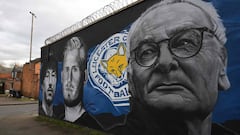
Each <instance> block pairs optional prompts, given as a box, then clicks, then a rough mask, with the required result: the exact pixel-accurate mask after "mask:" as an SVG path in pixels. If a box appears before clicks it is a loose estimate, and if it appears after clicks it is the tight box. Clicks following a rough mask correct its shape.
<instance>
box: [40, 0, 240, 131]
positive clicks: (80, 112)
mask: <svg viewBox="0 0 240 135" xmlns="http://www.w3.org/2000/svg"><path fill="white" fill-rule="evenodd" d="M158 2H159V1H157V0H151V1H143V2H141V3H139V4H137V5H135V6H133V7H130V8H128V9H125V10H123V11H121V12H120V13H117V14H115V15H112V16H110V17H108V18H106V19H104V20H101V21H100V22H98V23H96V24H93V25H91V26H89V27H87V28H85V29H83V30H81V31H79V32H77V33H74V34H72V35H70V36H68V37H66V38H64V39H62V40H60V41H57V42H55V43H53V44H51V45H48V46H44V47H42V48H41V62H42V63H41V77H40V93H39V114H40V115H44V116H48V117H53V118H57V119H61V120H65V121H68V122H72V123H75V124H78V125H83V126H87V127H90V128H95V129H99V130H103V131H106V132H111V133H113V134H120V135H121V134H122V135H125V134H131V135H132V134H144V135H151V134H152V135H154V134H167V135H173V134H175V135H186V134H189V135H198V134H195V133H194V132H195V131H199V130H201V132H202V133H203V134H204V135H208V134H209V135H210V134H218V135H220V134H235V133H234V132H239V129H240V128H239V127H240V124H239V120H240V108H239V106H240V104H239V103H240V102H239V100H240V99H239V84H240V83H239V82H240V81H239V77H238V76H239V71H240V70H239V59H238V57H236V56H237V54H238V52H239V51H238V50H239V47H238V46H237V44H238V43H239V42H238V40H239V39H240V38H239V31H238V25H239V24H238V22H239V20H240V19H239V18H238V16H239V14H237V13H236V14H235V15H232V16H231V15H230V14H227V13H232V12H231V10H232V9H234V6H235V5H237V3H239V2H237V1H236V0H231V2H230V3H228V2H226V1H224V0H219V1H212V4H213V6H215V7H216V9H217V11H218V13H219V15H220V16H221V17H222V19H223V24H224V26H225V28H226V37H227V39H228V40H227V42H226V44H225V41H224V38H222V37H221V35H219V33H218V32H216V31H215V30H216V29H213V28H212V26H211V25H210V24H208V23H209V22H211V21H209V16H212V15H213V14H211V13H210V14H209V15H207V17H206V16H205V18H204V17H203V16H204V15H206V14H208V13H209V10H207V9H205V7H204V4H203V5H201V4H200V7H201V6H203V7H201V8H200V9H199V6H193V5H194V4H195V3H194V4H189V3H186V2H185V3H183V5H181V6H179V7H184V8H179V7H178V6H176V5H178V4H176V5H174V6H172V7H168V6H166V5H164V6H159V5H157V4H156V3H158ZM152 5H154V6H155V8H150V9H149V7H151V6H152ZM197 5H198V4H197ZM207 5H208V4H207ZM207 5H206V7H207ZM223 5H224V6H223ZM165 6H166V7H165ZM159 7H162V8H163V9H164V10H162V9H161V8H159ZM146 9H148V11H147V12H145V13H144V15H143V16H141V17H140V15H141V14H142V13H143V12H144V11H145V10H146ZM165 11H168V12H165ZM189 11H192V12H191V13H190V12H189ZM202 11H204V12H202ZM238 11H239V10H234V12H238ZM158 12H160V13H161V14H158ZM181 12H182V13H184V16H185V18H184V17H181V15H182V14H181ZM193 14H194V15H193ZM192 15H193V16H192ZM202 15H203V16H202ZM171 16H173V17H171ZM196 16H201V17H203V18H201V19H199V18H200V17H196ZM213 16H214V15H213ZM231 17H232V18H231ZM126 18H128V19H126ZM139 18H141V19H139ZM210 18H211V17H210ZM213 18H214V17H213ZM185 19H186V20H187V21H186V20H185ZM211 19H212V18H211ZM211 19H210V20H211ZM136 20H137V21H136ZM142 20H144V21H142ZM189 20H190V21H189ZM196 20H197V21H196ZM189 22H190V25H189ZM192 22H194V23H192ZM213 22H216V20H215V21H213ZM161 26H162V27H161ZM183 26H184V27H183ZM175 27H176V28H175ZM203 27H204V29H203ZM205 27H207V28H208V29H206V28H205ZM219 27H221V26H218V27H217V28H219ZM148 28H149V29H148ZM173 28H175V29H173ZM200 28H201V29H200ZM129 31H130V32H129ZM220 33H221V32H220ZM223 33H224V32H223ZM93 37H94V38H93ZM169 37H170V38H169ZM165 39H167V40H165ZM128 40H129V41H130V42H127V41H128ZM160 41H163V42H160ZM166 41H168V44H165V43H167V42H166ZM180 41H182V42H180ZM183 41H184V42H183ZM222 44H224V46H225V47H226V48H227V52H228V55H222V54H224V53H223V52H221V51H219V50H222V49H218V48H219V45H222ZM180 45H187V46H180ZM191 45H194V47H191ZM139 46H140V47H139ZM222 46H223V45H222ZM181 47H183V48H182V49H181ZM189 47H190V48H189ZM216 48H217V49H216ZM220 48H221V47H220ZM186 50H187V51H186ZM189 50H190V51H189ZM218 51H219V52H218ZM226 56H228V63H227V65H226V67H227V68H226V67H225V66H224V64H226V62H224V60H225V59H224V58H225V57H226ZM169 61H170V62H169ZM127 71H128V72H127ZM227 78H228V79H229V80H230V83H231V87H230V88H228V86H229V85H228V83H227ZM147 83H149V84H147ZM227 88H228V90H227V91H219V90H220V89H221V90H222V89H227ZM148 89H150V90H148ZM217 96H218V99H217ZM216 100H217V101H216ZM215 101H216V103H215ZM196 121H198V122H197V123H196ZM215 123H217V124H215ZM219 124H222V125H223V126H219ZM206 125H208V126H206ZM211 125H212V126H211ZM192 127H195V128H192ZM203 127H204V128H203ZM228 128H230V129H231V130H229V129H228ZM209 129H212V131H211V130H209Z"/></svg>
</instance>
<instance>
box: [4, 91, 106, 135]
mask: <svg viewBox="0 0 240 135" xmlns="http://www.w3.org/2000/svg"><path fill="white" fill-rule="evenodd" d="M46 119H49V118H46ZM46 119H42V118H41V117H39V116H38V101H37V100H34V99H31V98H26V97H23V98H14V97H9V96H7V95H4V94H0V135H43V134H44V135H107V134H106V133H102V132H99V131H96V130H93V129H89V128H86V127H80V126H79V127H80V128H76V127H73V126H69V125H67V124H56V123H53V122H51V121H49V120H46Z"/></svg>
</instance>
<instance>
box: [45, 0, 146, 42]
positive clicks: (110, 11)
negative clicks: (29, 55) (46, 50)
mask: <svg viewBox="0 0 240 135" xmlns="http://www.w3.org/2000/svg"><path fill="white" fill-rule="evenodd" d="M142 1H144V0H115V1H113V2H111V3H110V4H108V5H106V6H104V7H103V8H101V9H99V10H97V11H96V12H94V13H92V14H90V15H89V16H87V17H85V18H84V19H82V20H81V21H79V22H77V23H75V24H73V25H72V26H70V27H67V28H66V29H64V30H63V31H61V32H59V33H57V34H55V35H53V36H51V37H49V38H47V39H46V40H45V45H49V44H52V43H54V42H56V41H58V40H60V39H62V38H64V37H66V36H68V35H71V34H73V33H75V32H77V31H80V30H81V29H84V28H86V27H88V26H90V25H93V24H95V23H97V22H99V21H100V20H103V19H105V18H107V17H109V16H111V15H114V14H116V13H118V12H120V11H122V10H124V9H126V8H128V7H131V6H133V5H136V4H137V3H140V2H142Z"/></svg>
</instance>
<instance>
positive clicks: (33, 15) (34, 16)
mask: <svg viewBox="0 0 240 135" xmlns="http://www.w3.org/2000/svg"><path fill="white" fill-rule="evenodd" d="M29 13H30V14H31V15H32V25H31V39H30V58H29V63H31V58H32V39H33V19H34V18H37V16H36V15H35V14H34V13H33V12H31V11H30V12H29Z"/></svg>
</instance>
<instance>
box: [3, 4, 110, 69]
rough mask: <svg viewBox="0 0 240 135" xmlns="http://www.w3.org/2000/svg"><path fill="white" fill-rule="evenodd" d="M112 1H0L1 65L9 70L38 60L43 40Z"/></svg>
mask: <svg viewBox="0 0 240 135" xmlns="http://www.w3.org/2000/svg"><path fill="white" fill-rule="evenodd" d="M113 1H114V0H0V64H1V65H4V66H6V67H11V66H12V65H13V64H18V65H22V64H24V63H26V62H29V59H30V39H31V23H32V15H31V14H30V13H29V12H30V11H31V12H33V13H34V14H35V15H36V18H34V21H33V40H32V57H31V60H33V59H35V58H40V57H41V56H40V55H41V47H42V46H44V41H45V40H46V39H47V38H49V37H51V36H53V35H55V34H57V33H59V32H61V31H62V30H64V29H65V28H67V27H69V26H71V25H73V24H75V23H77V22H79V21H81V20H82V19H83V18H85V17H87V16H88V15H90V14H92V13H93V12H95V11H97V10H99V9H100V8H102V7H104V6H105V5H108V4H109V3H111V2H113Z"/></svg>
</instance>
